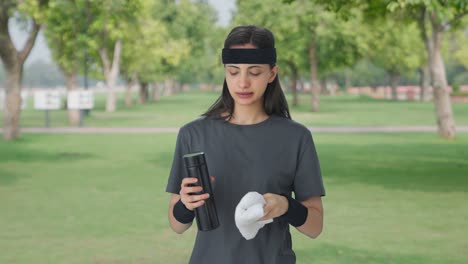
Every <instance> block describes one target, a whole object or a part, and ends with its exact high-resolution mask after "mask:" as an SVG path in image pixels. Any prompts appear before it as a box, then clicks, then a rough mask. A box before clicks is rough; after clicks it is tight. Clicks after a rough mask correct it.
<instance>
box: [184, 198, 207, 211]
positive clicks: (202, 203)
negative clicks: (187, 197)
mask: <svg viewBox="0 0 468 264" xmlns="http://www.w3.org/2000/svg"><path fill="white" fill-rule="evenodd" d="M204 204H205V200H201V201H198V202H195V203H190V205H189V207H190V208H189V207H187V209H190V210H193V209H195V208H198V207H200V206H202V205H204Z"/></svg>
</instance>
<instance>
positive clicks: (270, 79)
mask: <svg viewBox="0 0 468 264" xmlns="http://www.w3.org/2000/svg"><path fill="white" fill-rule="evenodd" d="M278 70H279V68H278V66H276V65H275V66H274V67H273V69H271V72H270V78H268V83H271V82H273V80H274V79H275V78H276V75H277V74H278Z"/></svg>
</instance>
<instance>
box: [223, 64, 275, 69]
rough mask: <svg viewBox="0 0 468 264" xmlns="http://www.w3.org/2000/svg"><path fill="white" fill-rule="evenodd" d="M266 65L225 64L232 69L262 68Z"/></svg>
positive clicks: (266, 65)
mask: <svg viewBox="0 0 468 264" xmlns="http://www.w3.org/2000/svg"><path fill="white" fill-rule="evenodd" d="M265 67H268V64H226V68H233V69H263V68H265Z"/></svg>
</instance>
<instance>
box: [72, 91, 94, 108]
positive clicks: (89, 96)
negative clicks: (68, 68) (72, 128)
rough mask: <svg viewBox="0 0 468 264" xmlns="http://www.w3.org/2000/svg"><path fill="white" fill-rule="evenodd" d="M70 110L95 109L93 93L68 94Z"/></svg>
mask: <svg viewBox="0 0 468 264" xmlns="http://www.w3.org/2000/svg"><path fill="white" fill-rule="evenodd" d="M67 103H68V109H93V107H94V96H93V92H92V91H88V90H81V91H70V92H68V100H67Z"/></svg>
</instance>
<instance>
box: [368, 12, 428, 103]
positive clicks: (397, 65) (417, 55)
mask: <svg viewBox="0 0 468 264" xmlns="http://www.w3.org/2000/svg"><path fill="white" fill-rule="evenodd" d="M369 31H370V32H372V33H371V34H372V36H373V37H372V39H371V40H370V46H371V47H372V48H370V49H369V53H368V54H369V56H370V58H371V60H372V62H374V64H376V65H378V66H380V67H382V68H383V69H385V70H386V71H387V73H388V75H389V79H390V86H391V87H392V98H393V100H397V87H398V84H399V81H400V78H401V76H402V75H407V74H408V73H410V72H412V71H413V70H415V69H416V68H417V67H418V66H419V65H421V60H422V54H421V52H420V51H421V50H422V49H423V46H422V43H421V41H420V39H419V38H418V28H417V26H416V25H415V23H413V24H408V25H405V24H403V23H402V22H401V21H396V20H389V19H382V20H380V21H375V23H374V24H373V25H371V26H370V27H369Z"/></svg>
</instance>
